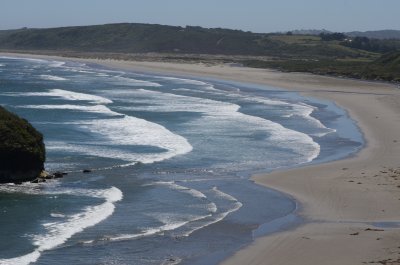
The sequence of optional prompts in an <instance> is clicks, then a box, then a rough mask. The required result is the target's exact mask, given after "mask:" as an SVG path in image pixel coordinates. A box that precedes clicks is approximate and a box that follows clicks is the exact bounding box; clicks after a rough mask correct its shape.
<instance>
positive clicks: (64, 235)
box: [0, 187, 123, 265]
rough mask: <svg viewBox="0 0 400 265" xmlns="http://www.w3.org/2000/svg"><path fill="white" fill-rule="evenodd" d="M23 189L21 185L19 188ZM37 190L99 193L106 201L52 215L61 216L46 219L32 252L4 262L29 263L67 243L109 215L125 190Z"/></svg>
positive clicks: (80, 193)
mask: <svg viewBox="0 0 400 265" xmlns="http://www.w3.org/2000/svg"><path fill="white" fill-rule="evenodd" d="M21 191H22V190H21V189H18V192H21ZM29 191H31V190H29ZM36 192H38V194H53V195H54V194H67V195H73V196H89V197H96V198H101V199H103V200H104V203H102V204H100V205H95V206H88V207H85V208H84V209H83V210H82V211H81V212H80V213H77V214H72V215H61V214H57V216H54V215H53V216H52V217H57V219H60V220H56V221H52V222H47V223H43V227H44V228H45V231H46V233H44V234H37V235H33V237H32V243H33V245H34V246H36V247H37V248H36V249H35V250H34V251H33V252H31V253H29V254H26V255H23V256H20V257H15V258H10V259H0V264H1V265H28V264H31V263H33V262H36V261H37V260H38V259H39V257H40V255H41V253H42V252H43V251H46V250H51V249H54V248H56V247H57V246H60V245H62V244H64V243H65V242H66V241H67V240H68V239H69V238H71V237H72V236H73V235H75V234H77V233H79V232H82V231H83V230H85V229H86V228H88V227H91V226H95V225H96V224H98V223H100V222H101V221H103V220H105V219H107V218H108V217H109V216H111V215H112V213H113V212H114V209H115V203H116V202H118V201H120V200H121V199H122V197H123V194H122V192H121V191H120V190H119V189H117V188H116V187H111V188H109V189H105V190H86V189H76V190H74V189H64V188H55V189H54V190H50V191H39V190H36ZM29 193H30V192H29Z"/></svg>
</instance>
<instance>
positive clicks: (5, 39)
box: [0, 23, 400, 81]
mask: <svg viewBox="0 0 400 265" xmlns="http://www.w3.org/2000/svg"><path fill="white" fill-rule="evenodd" d="M382 34H383V33H382ZM0 50H3V51H31V52H32V51H33V52H41V53H52V54H54V53H56V54H57V53H59V54H66V53H68V54H69V55H71V54H72V55H73V56H74V55H75V56H80V57H85V56H93V55H94V54H96V56H97V57H101V58H104V57H107V56H109V57H112V58H115V59H121V58H126V59H132V58H133V57H135V56H132V55H133V54H136V55H137V54H142V55H141V57H142V58H143V57H145V56H143V54H148V53H156V54H160V55H162V56H160V57H162V58H163V59H168V60H180V61H185V60H190V61H193V60H194V61H195V60H196V58H200V57H201V58H202V59H201V60H202V61H204V55H205V54H207V55H212V56H210V58H211V59H209V60H211V61H212V60H213V59H212V58H213V56H215V55H224V56H228V57H225V58H224V59H223V61H224V62H239V63H243V64H244V65H246V66H250V67H268V68H271V67H272V68H275V69H280V70H283V71H301V72H312V73H317V74H330V75H340V76H348V77H355V78H367V79H377V80H387V81H398V80H399V79H400V76H399V73H398V71H397V68H396V66H395V65H396V64H397V63H396V62H395V61H394V62H393V65H394V66H393V65H392V64H388V63H382V60H385V58H386V56H389V55H386V54H392V53H396V52H398V51H400V40H395V39H387V40H382V39H369V38H367V37H350V36H346V35H345V34H342V33H329V32H323V33H321V34H320V35H301V34H292V33H288V34H276V33H275V34H260V33H252V32H245V31H240V30H229V29H221V28H214V29H208V28H201V27H190V26H187V27H175V26H163V25H151V24H127V23H124V24H108V25H97V26H82V27H63V28H51V29H19V30H10V31H0ZM149 56H150V55H149ZM151 56H153V55H151ZM244 56H245V57H246V58H243V57H244ZM136 57H137V56H136ZM151 58H152V59H153V58H154V56H153V57H151ZM380 58H382V60H380ZM389 59H390V58H389Z"/></svg>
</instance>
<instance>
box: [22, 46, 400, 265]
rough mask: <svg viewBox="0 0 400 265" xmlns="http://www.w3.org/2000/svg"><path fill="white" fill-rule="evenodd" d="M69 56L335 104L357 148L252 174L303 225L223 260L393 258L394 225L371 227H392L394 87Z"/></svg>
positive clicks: (399, 109)
mask: <svg viewBox="0 0 400 265" xmlns="http://www.w3.org/2000/svg"><path fill="white" fill-rule="evenodd" d="M14 55H15V54H14ZM22 56H25V57H26V56H29V57H33V56H31V55H22ZM37 57H38V58H46V59H54V60H57V59H58V60H65V59H68V58H62V57H46V56H42V55H40V56H37ZM71 60H73V61H83V62H87V63H97V64H101V65H105V66H107V67H114V68H119V69H127V70H136V71H138V70H139V71H151V72H159V73H162V74H178V75H179V74H181V75H182V74H185V75H191V76H194V77H195V76H197V77H215V78H220V79H226V80H233V81H239V82H248V83H255V84H261V85H270V86H276V87H281V88H285V89H288V90H291V91H297V92H300V93H301V94H302V95H305V96H311V97H314V98H321V99H327V100H330V101H333V102H335V103H336V104H337V105H338V106H340V107H342V108H343V109H345V110H346V111H347V112H348V114H349V116H350V117H351V118H352V119H353V120H355V121H357V124H358V126H359V128H360V129H361V131H362V133H363V134H364V137H365V140H366V143H365V146H364V148H363V149H362V150H360V152H358V153H357V154H356V155H354V156H350V157H348V158H345V159H341V160H337V161H332V162H327V163H323V164H317V165H309V166H305V167H299V168H295V169H290V170H283V171H277V172H272V173H269V174H260V175H256V176H254V177H253V180H254V181H255V182H256V183H258V184H261V185H265V186H267V187H269V188H273V189H276V190H278V191H281V192H283V193H287V194H289V195H290V196H292V197H294V198H295V199H296V200H297V201H299V202H300V203H301V205H302V207H301V210H300V215H301V216H302V217H303V218H305V219H306V220H307V222H306V223H305V224H303V225H301V226H299V227H297V228H295V229H292V230H289V231H282V232H279V233H276V234H273V235H269V236H266V237H261V238H258V239H257V240H256V241H255V242H254V243H253V244H251V245H250V246H248V247H245V248H244V249H242V250H240V251H239V252H237V253H236V254H235V255H234V256H232V257H230V258H228V259H227V260H226V261H225V262H223V264H274V265H275V264H299V265H301V264H304V265H306V264H307V265H309V264H341V265H342V264H363V262H367V263H368V262H375V264H377V263H378V262H379V261H383V260H388V259H392V260H397V259H399V257H400V256H399V254H398V252H399V251H398V247H399V245H400V244H399V241H400V240H399V239H400V229H396V228H390V227H385V228H381V227H374V226H373V225H372V224H371V223H378V222H393V223H394V226H396V225H397V224H399V225H400V203H399V200H400V189H399V187H400V161H399V160H398V157H399V154H400V135H399V132H400V90H398V89H396V88H395V86H394V85H390V84H382V83H373V82H366V81H357V80H349V79H339V78H333V77H324V76H315V75H311V74H300V73H281V72H277V71H270V70H264V69H250V68H241V67H231V66H225V65H217V66H205V65H200V64H177V63H162V62H126V61H113V60H86V59H76V58H71ZM393 171H395V172H393ZM397 171H398V172H399V174H398V173H396V172H397ZM394 176H396V177H394ZM381 230H384V231H381ZM383 264H397V263H389V261H388V262H387V263H383Z"/></svg>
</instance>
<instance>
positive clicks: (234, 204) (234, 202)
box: [183, 187, 243, 236]
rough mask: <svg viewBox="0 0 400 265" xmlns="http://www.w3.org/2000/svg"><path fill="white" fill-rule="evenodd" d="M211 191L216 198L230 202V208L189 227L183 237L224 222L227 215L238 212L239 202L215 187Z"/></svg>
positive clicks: (240, 204) (240, 205) (240, 206)
mask: <svg viewBox="0 0 400 265" xmlns="http://www.w3.org/2000/svg"><path fill="white" fill-rule="evenodd" d="M212 191H213V192H214V193H215V195H216V196H218V197H220V198H223V199H225V200H227V201H230V202H231V205H230V207H229V208H228V209H227V210H226V211H224V212H220V213H215V214H213V215H212V216H211V218H203V219H205V220H204V222H197V223H196V222H195V223H194V224H193V226H192V227H190V230H189V231H187V232H185V233H184V234H183V236H190V235H191V234H192V233H193V232H195V231H198V230H200V229H203V228H204V227H207V226H210V225H212V224H215V223H218V222H220V221H222V220H224V219H225V218H226V217H227V216H228V215H229V214H231V213H234V212H236V211H238V210H239V209H240V208H242V206H243V204H242V203H241V202H239V201H238V200H237V199H236V198H235V197H233V196H232V195H229V194H227V193H224V192H222V191H220V190H218V188H217V187H214V188H213V189H212Z"/></svg>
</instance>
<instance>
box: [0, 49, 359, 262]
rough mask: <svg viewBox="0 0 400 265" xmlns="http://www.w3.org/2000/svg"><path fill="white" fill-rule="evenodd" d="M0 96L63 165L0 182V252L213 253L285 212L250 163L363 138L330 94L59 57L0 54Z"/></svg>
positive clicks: (259, 165) (344, 152)
mask: <svg viewBox="0 0 400 265" xmlns="http://www.w3.org/2000/svg"><path fill="white" fill-rule="evenodd" d="M0 104H1V105H2V106H4V107H6V108H7V109H9V110H10V111H13V112H15V113H17V114H18V115H20V116H22V117H24V118H25V119H27V120H28V121H29V122H31V123H32V124H33V125H34V126H35V127H36V128H37V129H38V130H39V131H41V132H42V133H43V135H44V139H45V144H46V149H47V160H46V169H47V170H49V171H63V172H68V175H67V176H66V177H65V178H63V179H61V180H51V181H48V182H47V183H44V184H32V183H25V184H22V185H14V184H4V185H0V227H1V228H0V231H1V233H0V264H21V265H22V264H30V263H34V264H52V265H54V264H216V263H218V262H219V261H221V260H223V259H224V258H225V257H226V256H227V255H229V254H232V253H233V252H234V251H236V250H237V249H239V248H240V247H242V246H244V245H246V244H248V243H250V242H251V241H252V240H253V239H254V236H255V235H258V234H260V233H261V232H260V231H261V230H262V231H264V232H262V233H264V234H265V233H272V232H274V231H276V230H277V229H281V228H282V227H283V226H290V225H294V224H296V222H299V219H298V218H296V217H295V215H293V213H294V211H295V210H296V207H297V205H296V202H295V201H294V200H293V199H291V198H290V197H288V196H285V195H283V194H281V193H278V192H275V191H273V190H270V189H266V188H264V187H261V186H258V185H256V184H254V183H253V182H252V181H250V180H249V177H250V175H251V173H254V172H267V171H271V170H274V169H279V168H286V167H296V166H300V165H304V164H307V163H317V162H324V161H328V160H333V159H338V158H341V157H344V156H348V155H350V154H353V153H354V152H356V151H357V150H358V149H359V148H360V147H361V146H362V142H363V141H362V135H361V134H360V132H359V130H358V129H357V126H356V125H355V124H354V122H353V121H352V120H350V119H349V117H348V116H347V114H346V112H344V111H343V110H342V109H340V108H338V107H337V106H336V105H335V104H334V103H332V102H326V101H320V100H316V99H309V98H304V97H302V96H300V95H298V94H296V93H293V92H288V91H284V90H280V89H277V88H273V87H265V86H257V85H251V84H243V83H237V82H228V81H223V80H216V79H202V80H200V79H198V78H191V77H179V76H161V75H157V74H152V73H134V72H127V71H123V70H113V69H106V68H104V67H100V66H97V65H88V64H83V63H77V62H71V61H65V62H61V61H51V60H40V59H24V58H12V57H0ZM21 163H24V161H21ZM83 169H90V170H92V173H90V174H83V173H81V172H82V170H83ZM293 177H295V176H293ZM261 228H262V229H261Z"/></svg>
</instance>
